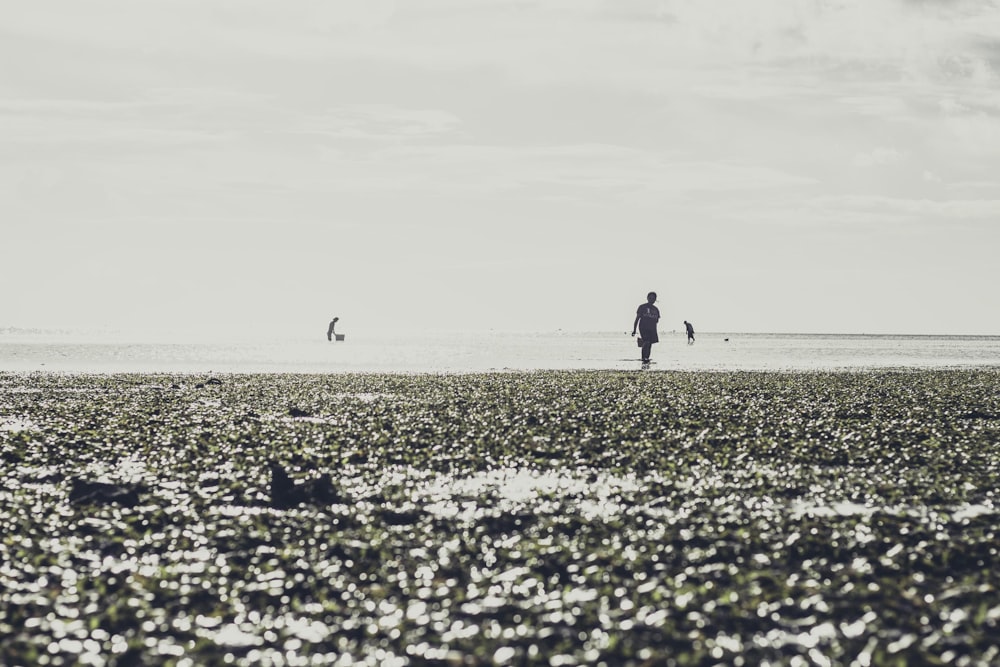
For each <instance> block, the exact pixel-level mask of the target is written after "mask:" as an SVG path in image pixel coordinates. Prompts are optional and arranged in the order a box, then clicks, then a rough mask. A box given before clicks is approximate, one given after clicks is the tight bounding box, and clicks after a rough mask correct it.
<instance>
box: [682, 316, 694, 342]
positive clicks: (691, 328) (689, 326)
mask: <svg viewBox="0 0 1000 667" xmlns="http://www.w3.org/2000/svg"><path fill="white" fill-rule="evenodd" d="M684 327H685V328H686V329H687V332H688V345H691V344H692V343H694V326H693V325H692V324H691V323H690V322H688V321H687V320H684Z"/></svg>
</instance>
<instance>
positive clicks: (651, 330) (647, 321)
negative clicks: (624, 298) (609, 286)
mask: <svg viewBox="0 0 1000 667" xmlns="http://www.w3.org/2000/svg"><path fill="white" fill-rule="evenodd" d="M654 303H656V292H650V293H649V294H647V295H646V303H644V304H642V305H640V306H639V308H638V309H636V311H635V322H633V323H632V335H633V336H634V335H635V332H636V329H638V330H639V347H641V348H642V363H643V364H648V363H649V353H650V350H651V349H652V347H653V343H659V342H660V337H659V336H657V335H656V323H657V322H659V321H660V309H659V308H657V307H656V306H654V305H653V304H654Z"/></svg>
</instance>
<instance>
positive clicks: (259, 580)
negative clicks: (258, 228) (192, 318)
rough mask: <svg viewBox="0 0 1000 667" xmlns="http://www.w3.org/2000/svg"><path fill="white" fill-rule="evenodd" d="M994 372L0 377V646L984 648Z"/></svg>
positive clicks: (703, 650) (514, 660)
mask: <svg viewBox="0 0 1000 667" xmlns="http://www.w3.org/2000/svg"><path fill="white" fill-rule="evenodd" d="M998 390H1000V372H998V371H997V370H961V371H872V372H843V373H764V372H759V373H749V372H741V373H681V372H678V373H674V372H652V373H650V372H613V371H600V372H589V371H580V372H536V373H490V374H479V375H368V374H353V375H324V376H321V375H222V376H216V377H211V378H209V377H202V376H193V375H59V374H10V373H6V374H5V373H0V465H2V478H0V479H2V480H3V483H2V490H0V533H2V537H0V540H2V542H0V636H2V637H4V638H5V639H4V640H3V641H2V642H0V664H3V665H35V664H40V665H44V664H50V665H70V664H74V665H75V664H81V665H148V664H177V665H200V664H226V663H232V664H239V665H250V664H273V665H318V664H324V665H325V664H336V665H349V664H371V665H406V664H442V665H486V664H542V665H556V666H557V665H573V664H587V665H597V664H602V663H604V664H607V665H670V664H676V665H713V664H720V665H740V664H746V665H758V664H772V665H779V664H780V665H861V666H865V665H897V664H898V665H903V664H942V665H987V664H997V663H998V662H1000V648H998V637H1000V594H998V592H997V591H998V589H1000V568H998V567H997V559H998V553H997V550H998V545H1000V540H998V536H997V524H998V509H997V504H998V502H1000V499H998V492H1000V391H998ZM286 475H287V479H286V477H285V476H286Z"/></svg>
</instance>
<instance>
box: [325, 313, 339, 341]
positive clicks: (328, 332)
mask: <svg viewBox="0 0 1000 667" xmlns="http://www.w3.org/2000/svg"><path fill="white" fill-rule="evenodd" d="M339 319H340V318H339V317H335V318H333V319H332V320H330V326H328V327H327V328H326V339H327V340H333V336H334V334H336V333H337V332H336V331H334V328H335V327H336V326H337V320H339Z"/></svg>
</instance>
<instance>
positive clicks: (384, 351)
mask: <svg viewBox="0 0 1000 667" xmlns="http://www.w3.org/2000/svg"><path fill="white" fill-rule="evenodd" d="M652 356H653V364H652V366H651V369H653V370H720V371H721V370H842V369H864V368H893V367H906V368H928V369H932V368H971V367H989V366H997V365H1000V336H902V335H899V336H896V335H892V336H890V335H833V334H831V335H820V334H808V335H807V334H759V333H755V334H740V333H704V334H700V335H699V336H698V340H697V342H696V343H695V344H694V345H688V344H687V343H686V339H685V337H684V335H683V334H679V333H674V334H671V333H667V334H664V335H663V336H662V339H661V342H660V343H659V344H658V345H656V346H654V348H653V355H652ZM638 357H639V355H638V349H637V347H636V344H635V340H634V339H633V338H632V337H631V336H629V335H627V334H625V333H619V332H589V333H588V332H565V331H557V332H547V333H500V332H487V333H475V334H470V333H454V332H447V333H428V334H425V335H422V336H406V337H399V338H392V337H382V338H379V337H365V336H350V337H348V339H347V340H346V341H344V342H340V343H330V342H328V341H326V340H325V339H324V338H317V339H315V340H307V339H280V340H279V339H273V340H239V341H231V342H163V341H153V342H149V341H145V342H144V341H133V340H131V339H128V338H119V339H118V340H115V341H114V342H107V341H106V340H101V339H94V338H91V339H87V338H85V337H78V336H76V335H73V334H59V335H51V334H39V335H13V334H0V370H8V371H35V370H43V371H67V372H102V373H103V372H210V371H214V372H304V373H313V372H315V373H331V372H350V371H362V372H406V373H412V372H475V371H489V370H505V369H511V370H563V369H605V370H627V369H633V368H639V366H640V362H639V358H638Z"/></svg>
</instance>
